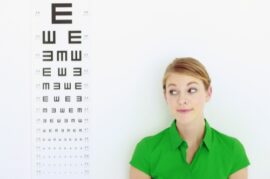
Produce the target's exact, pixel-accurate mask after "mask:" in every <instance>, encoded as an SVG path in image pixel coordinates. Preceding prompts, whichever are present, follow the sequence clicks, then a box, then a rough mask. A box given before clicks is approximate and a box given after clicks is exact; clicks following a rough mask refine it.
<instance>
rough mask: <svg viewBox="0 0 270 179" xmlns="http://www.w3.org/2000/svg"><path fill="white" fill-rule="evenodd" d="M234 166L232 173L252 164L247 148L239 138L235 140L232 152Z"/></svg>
mask: <svg viewBox="0 0 270 179" xmlns="http://www.w3.org/2000/svg"><path fill="white" fill-rule="evenodd" d="M232 160H233V162H232V168H231V171H230V174H233V173H235V172H236V171H238V170H240V169H243V168H245V167H247V166H249V165H250V162H249V159H248V157H247V154H246V151H245V148H244V146H243V144H242V143H241V142H240V141H239V140H237V139H236V140H235V142H234V147H233V153H232Z"/></svg>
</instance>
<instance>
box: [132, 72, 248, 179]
mask: <svg viewBox="0 0 270 179" xmlns="http://www.w3.org/2000/svg"><path fill="white" fill-rule="evenodd" d="M211 95H212V88H211V86H210V87H209V88H208V89H205V86H204V84H203V82H202V81H201V80H200V79H198V78H195V77H193V76H189V75H185V74H179V73H171V74H170V75H169V77H168V78H167V81H166V90H165V91H164V97H165V100H166V102H167V105H168V107H169V109H170V112H171V114H172V115H173V116H174V117H175V119H176V126H177V129H178V132H179V134H180V135H181V136H182V138H183V139H184V140H185V141H186V142H187V144H188V149H187V156H186V160H187V162H188V163H191V162H192V159H193V156H194V154H195V152H196V151H197V149H198V147H199V145H200V143H201V141H202V139H203V136H204V127H205V121H204V115H203V110H204V106H205V104H206V103H207V102H208V101H209V100H210V98H211ZM247 178H248V174H247V168H244V169H241V170H239V171H236V172H235V173H233V174H232V175H230V176H229V179H247ZM130 179H151V177H150V176H148V175H146V174H145V173H143V172H141V171H140V170H138V169H136V168H134V167H132V166H131V168H130Z"/></svg>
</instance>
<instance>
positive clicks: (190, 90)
mask: <svg viewBox="0 0 270 179" xmlns="http://www.w3.org/2000/svg"><path fill="white" fill-rule="evenodd" d="M188 92H189V93H196V92H197V89H196V88H190V89H189V90H188Z"/></svg>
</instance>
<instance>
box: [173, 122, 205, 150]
mask: <svg viewBox="0 0 270 179" xmlns="http://www.w3.org/2000/svg"><path fill="white" fill-rule="evenodd" d="M176 126H177V130H178V133H179V134H180V135H181V137H182V138H183V139H184V140H185V141H186V142H187V143H188V146H189V147H191V146H194V145H196V146H199V145H200V143H201V141H202V139H203V136H204V132H205V120H204V118H203V117H202V118H201V119H195V120H193V121H192V122H191V123H188V124H182V123H181V124H180V123H177V122H176Z"/></svg>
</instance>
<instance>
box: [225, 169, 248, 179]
mask: <svg viewBox="0 0 270 179" xmlns="http://www.w3.org/2000/svg"><path fill="white" fill-rule="evenodd" d="M229 179H248V170H247V167H246V168H243V169H241V170H238V171H237V172H235V173H233V174H231V176H230V177H229Z"/></svg>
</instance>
